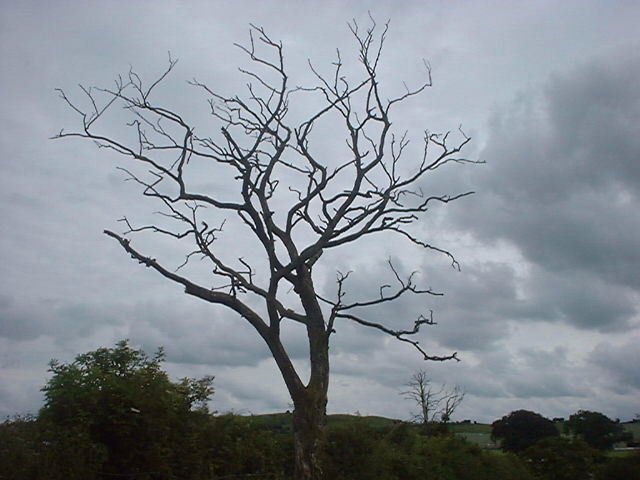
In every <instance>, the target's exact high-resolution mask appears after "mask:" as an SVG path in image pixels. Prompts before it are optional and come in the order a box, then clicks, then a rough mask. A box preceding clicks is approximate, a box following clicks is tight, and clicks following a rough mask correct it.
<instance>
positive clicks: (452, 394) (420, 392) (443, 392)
mask: <svg viewBox="0 0 640 480" xmlns="http://www.w3.org/2000/svg"><path fill="white" fill-rule="evenodd" d="M406 387H407V390H404V391H402V392H400V394H401V395H403V396H404V397H405V398H407V399H409V400H411V401H413V402H414V403H415V404H416V406H417V407H418V412H417V413H416V414H414V415H413V418H414V420H415V421H417V422H418V423H421V424H423V425H427V424H429V423H434V422H438V421H441V422H442V423H444V424H446V423H449V420H450V419H451V415H453V412H455V410H456V408H458V406H459V405H460V404H461V403H462V400H463V399H464V392H463V391H462V389H461V388H460V387H458V386H456V387H454V388H453V389H447V386H446V385H440V386H439V387H437V386H435V385H434V384H433V382H432V381H431V379H430V378H429V377H428V375H427V372H425V371H424V370H421V371H419V372H416V373H414V374H413V375H412V376H411V380H410V381H409V382H408V383H407V384H406Z"/></svg>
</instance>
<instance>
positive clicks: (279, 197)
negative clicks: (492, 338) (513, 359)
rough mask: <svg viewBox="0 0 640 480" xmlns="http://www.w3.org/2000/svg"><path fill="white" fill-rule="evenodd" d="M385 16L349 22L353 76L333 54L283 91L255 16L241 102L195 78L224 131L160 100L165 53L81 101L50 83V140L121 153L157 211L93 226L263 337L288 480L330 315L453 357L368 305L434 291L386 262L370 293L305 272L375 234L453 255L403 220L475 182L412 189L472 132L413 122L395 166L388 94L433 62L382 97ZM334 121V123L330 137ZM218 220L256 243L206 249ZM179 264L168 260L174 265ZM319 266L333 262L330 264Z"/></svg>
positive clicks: (315, 438) (316, 408)
mask: <svg viewBox="0 0 640 480" xmlns="http://www.w3.org/2000/svg"><path fill="white" fill-rule="evenodd" d="M387 27H388V25H385V26H384V28H383V31H382V33H381V34H378V33H377V32H378V30H377V26H376V24H375V22H373V21H372V23H371V25H370V26H369V27H368V28H366V29H361V28H359V26H358V25H357V24H356V23H355V22H354V23H353V24H351V25H350V28H351V31H352V33H353V36H354V39H355V43H356V47H357V54H358V61H359V65H358V67H359V72H360V73H359V74H358V77H357V78H355V79H354V78H353V77H347V76H346V74H345V73H344V69H343V64H342V60H341V56H340V54H339V53H338V58H337V60H336V62H335V63H334V67H333V68H334V70H333V71H332V72H331V73H330V74H328V75H322V74H321V73H319V70H318V69H316V68H315V67H311V69H312V73H313V74H314V75H315V77H316V80H317V82H316V84H315V85H312V86H310V87H304V88H301V87H297V86H295V87H294V86H292V82H291V80H290V77H289V73H288V72H287V70H286V68H285V63H284V54H283V46H282V44H281V43H280V42H276V41H274V40H272V39H271V38H270V37H269V36H268V35H267V34H266V32H265V31H264V30H263V29H262V28H259V27H255V26H254V27H252V30H251V38H250V41H249V44H248V45H247V46H240V49H241V50H242V51H243V52H244V53H246V54H247V56H248V58H249V60H250V61H251V62H253V63H252V65H253V67H248V68H246V67H245V68H242V69H241V72H242V73H243V74H245V75H246V77H247V79H248V81H249V85H248V92H247V94H246V95H245V96H244V97H242V96H239V95H231V96H229V95H222V94H220V93H217V92H214V91H213V90H212V89H211V88H209V87H208V86H207V85H205V84H203V83H200V82H197V81H194V82H192V84H193V85H194V86H196V87H198V88H199V89H201V91H203V92H204V93H205V95H207V96H209V97H210V99H211V100H210V104H211V113H212V115H213V117H214V119H215V120H217V121H219V122H220V126H221V128H220V129H219V130H217V131H218V133H215V132H206V130H205V128H195V126H194V125H193V124H191V123H189V121H188V120H187V118H186V116H185V115H181V114H179V113H177V112H175V111H173V110H172V109H171V108H170V107H167V106H166V105H163V104H162V102H160V101H158V100H157V98H156V97H157V91H158V90H159V88H160V87H159V85H160V84H162V83H163V81H164V79H165V78H166V77H167V75H168V74H169V73H170V72H171V71H172V70H173V69H174V66H175V61H174V60H172V59H170V60H169V67H168V69H167V70H166V71H165V72H164V73H163V74H162V75H160V77H159V78H157V79H156V80H155V81H151V82H148V83H146V82H144V83H143V81H142V79H141V77H140V76H139V75H138V74H136V73H135V72H133V71H131V72H129V75H128V76H125V77H124V78H120V79H119V80H118V81H116V84H115V87H113V88H87V87H81V90H82V95H83V98H84V101H83V100H72V99H71V98H70V97H69V96H67V95H66V94H65V93H64V92H62V91H60V93H61V95H62V98H63V99H64V100H65V101H66V102H67V103H68V105H69V106H70V108H71V109H72V110H73V111H74V112H75V113H77V114H78V115H79V117H80V126H79V128H78V129H77V130H76V131H69V132H65V131H61V132H60V133H59V134H58V135H57V138H65V137H81V138H85V139H88V140H90V141H92V142H96V143H97V144H98V145H99V146H101V147H104V148H105V149H107V150H110V151H111V152H115V153H117V154H120V155H122V156H124V157H127V158H128V160H129V161H130V166H129V167H128V168H126V169H123V171H124V172H126V174H127V175H128V176H129V178H130V179H131V180H133V183H136V184H138V185H139V186H141V188H142V190H143V195H145V196H146V197H150V198H151V199H153V200H155V201H157V202H158V203H159V204H160V206H161V208H162V209H163V211H162V213H163V214H164V215H163V216H162V217H157V218H159V220H158V221H157V222H155V223H150V224H146V225H133V224H132V223H131V222H130V221H129V219H127V218H124V219H122V220H123V223H124V225H125V226H126V232H125V233H124V234H118V233H115V232H113V231H108V230H107V231H105V234H106V235H108V236H109V237H110V238H112V239H114V240H115V241H116V242H118V244H119V245H120V246H121V247H122V248H123V249H124V250H125V251H126V252H127V254H128V255H130V256H131V257H133V258H134V259H135V260H136V261H138V262H140V263H141V264H143V265H145V266H146V267H149V268H150V269H151V270H153V271H155V272H156V273H158V274H160V275H162V276H163V277H165V278H166V279H168V280H169V281H172V282H175V283H176V284H178V285H180V286H182V287H184V290H185V292H186V293H187V294H188V295H192V296H195V297H197V298H199V299H201V300H203V301H206V302H209V303H212V304H217V305H221V306H223V307H225V308H229V309H231V310H232V311H234V312H235V313H236V314H237V316H238V318H239V319H243V321H247V322H248V323H249V324H250V325H251V326H252V327H253V328H254V329H255V330H256V331H257V333H258V335H259V336H260V337H261V338H262V339H263V340H264V342H265V343H266V345H267V347H268V348H269V350H270V352H271V354H272V356H273V358H274V360H275V362H276V364H277V366H278V368H279V370H280V373H281V375H282V378H283V379H284V383H285V385H286V387H287V389H288V391H289V394H290V396H291V398H292V400H293V404H294V413H293V422H294V436H295V441H294V444H295V449H296V455H295V465H296V470H295V471H296V473H295V475H296V478H297V479H311V478H318V477H321V475H322V473H321V472H322V470H321V466H320V452H321V446H322V443H323V435H324V430H325V428H324V425H325V420H326V404H327V390H328V387H329V371H330V369H329V341H330V337H331V335H333V334H334V333H335V332H336V331H337V330H338V329H339V326H340V322H353V323H355V324H357V325H360V326H362V327H367V328H373V329H376V330H378V331H379V332H382V333H384V334H387V335H390V336H392V337H395V338H397V339H398V340H400V341H402V342H405V343H407V344H409V345H411V346H413V347H414V348H416V349H417V350H418V351H419V352H420V354H421V355H423V357H424V358H425V360H435V361H443V360H447V359H453V358H455V354H451V355H434V354H432V353H429V352H427V351H425V350H424V349H423V348H422V347H421V345H420V344H419V342H418V341H416V340H413V339H412V337H411V335H414V334H416V333H418V331H419V329H420V327H422V326H424V325H432V324H434V321H433V319H432V316H431V315H430V314H428V315H416V317H417V318H416V317H414V318H412V319H409V327H408V328H406V327H405V328H403V327H401V326H398V325H397V324H396V325H391V324H389V323H381V322H379V321H376V320H374V319H371V318H370V317H369V316H368V315H367V311H368V310H369V308H370V307H376V306H380V305H386V304H387V303H389V302H392V301H395V300H397V299H399V298H400V297H402V296H404V295H405V294H425V295H438V293H437V292H435V291H433V290H431V289H424V288H420V287H419V286H418V285H417V284H416V282H415V276H414V275H413V274H410V275H408V276H403V275H402V274H401V272H399V271H397V270H396V269H395V267H394V265H393V264H392V263H391V262H389V268H390V272H389V276H390V278H391V279H392V284H385V285H383V286H382V287H380V289H374V290H375V291H374V292H372V293H371V296H370V297H369V298H360V299H357V298H353V299H352V298H348V297H347V296H346V293H345V292H346V284H347V283H348V278H349V276H350V275H349V273H340V272H338V273H337V285H336V289H335V290H336V291H335V293H334V294H333V295H331V294H330V293H327V292H321V291H320V289H319V288H318V287H317V285H316V280H317V275H314V271H313V269H314V268H316V271H317V269H319V268H320V266H321V265H322V263H323V262H324V261H325V260H326V259H327V258H328V257H331V255H330V254H327V255H324V259H322V258H321V257H323V254H325V253H327V252H329V251H331V250H334V249H337V248H340V247H345V246H348V245H351V244H353V243H355V242H358V241H359V240H360V239H362V238H364V237H371V236H372V235H381V234H387V235H394V236H397V237H399V238H400V239H403V240H405V241H408V242H409V243H411V244H413V245H415V246H417V247H420V248H424V249H426V250H429V251H433V252H438V253H441V254H444V255H446V256H448V257H449V258H450V260H451V263H452V265H453V266H454V267H457V266H458V264H457V262H456V261H455V259H454V257H453V256H452V255H451V253H450V252H448V251H446V250H445V249H443V248H441V247H439V246H436V245H433V244H432V243H430V242H429V241H427V239H424V238H419V237H418V236H416V233H415V232H413V231H412V230H411V228H410V226H411V224H413V223H415V222H416V221H418V220H419V219H420V218H421V217H422V216H423V215H424V214H425V213H426V212H427V211H428V210H429V209H430V208H431V207H432V206H433V205H435V204H446V203H449V202H451V201H454V200H457V199H460V198H462V197H465V196H467V195H469V194H471V193H472V192H460V193H455V194H452V195H445V194H442V193H440V192H437V193H432V192H428V191H425V190H424V188H425V179H426V178H427V177H429V176H430V175H431V174H433V173H434V172H435V171H436V170H437V169H439V168H441V167H443V166H448V165H454V164H460V163H473V162H469V161H468V160H466V159H464V158H462V157H461V155H460V152H461V150H462V148H463V147H464V146H465V145H466V144H467V143H468V142H469V141H470V138H469V137H467V136H466V135H465V134H464V132H463V131H462V129H459V133H458V134H449V133H445V134H438V133H432V132H428V131H426V132H425V133H424V135H423V138H422V140H423V144H422V145H421V146H420V147H419V148H418V149H417V150H416V151H413V152H411V155H414V158H415V160H414V161H412V162H408V163H403V162H402V161H401V160H402V159H403V158H405V157H406V155H407V154H408V152H409V151H410V146H409V137H408V135H407V133H406V132H403V131H395V128H394V127H392V123H393V122H392V117H393V116H394V114H395V113H397V111H396V108H397V107H398V106H399V105H401V104H402V103H403V102H405V101H407V100H411V99H413V98H414V97H415V96H416V95H418V94H420V93H421V92H423V91H424V90H425V89H427V88H428V87H429V86H431V73H430V68H429V67H428V65H426V75H425V79H424V80H423V81H421V82H419V84H418V85H417V86H416V87H414V88H411V87H408V86H407V87H406V88H405V89H402V90H401V91H399V92H397V93H395V94H394V93H389V92H386V91H383V88H382V82H381V73H380V71H379V65H380V60H381V54H382V47H383V44H384V39H385V37H386V34H387ZM243 83H244V82H243ZM294 102H298V103H296V105H302V107H303V108H305V107H306V108H307V109H310V110H311V111H308V113H307V115H306V116H305V118H304V119H300V117H299V115H298V118H297V119H296V118H291V117H292V115H289V112H290V110H295V111H296V114H301V113H300V112H299V110H301V109H294V108H293V106H294V105H293V104H294ZM118 107H124V112H125V113H126V114H130V115H131V122H130V123H126V124H127V125H128V126H129V127H130V128H126V129H125V131H121V132H117V131H116V130H113V129H111V128H110V127H109V128H108V129H107V130H101V128H104V127H105V124H107V125H109V123H108V122H107V121H106V119H105V117H108V116H109V115H110V114H111V113H112V112H113V114H115V111H117V112H122V110H121V109H119V108H118ZM323 126H329V127H330V128H331V129H332V132H331V134H330V135H329V137H330V138H327V137H326V136H323V137H320V138H319V137H318V136H317V132H321V131H322V128H323ZM336 128H342V129H343V135H340V134H339V133H338V132H337V130H336ZM196 131H197V132H203V133H202V134H199V133H198V134H197V133H196ZM340 137H342V138H340ZM335 138H340V140H339V141H338V142H337V143H336V145H335V147H336V148H335V150H332V151H331V154H328V155H327V154H326V151H324V150H323V149H322V147H318V146H317V145H322V144H326V143H327V141H328V140H332V139H335ZM344 139H346V144H345V141H344ZM316 142H317V143H316ZM204 177H208V178H216V179H224V180H225V181H226V182H227V184H226V187H228V188H224V189H217V188H216V187H213V188H212V189H211V190H199V188H201V187H202V186H203V185H207V183H206V182H204V183H203V182H199V181H194V179H197V178H204ZM208 185H211V184H208ZM233 192H235V193H233ZM225 222H226V223H225ZM234 222H236V223H235V225H233V223H234ZM222 225H225V228H227V227H230V228H232V229H235V230H233V232H234V234H236V235H237V234H240V235H242V234H243V233H246V234H247V235H246V236H247V237H248V238H249V239H251V240H252V241H253V244H251V246H249V247H247V249H246V251H242V252H237V251H233V249H231V251H226V250H224V249H221V248H219V245H220V243H219V242H218V240H219V239H220V237H221V236H222V235H223V232H222ZM141 232H142V233H147V232H150V233H154V234H157V235H163V236H166V237H167V238H170V239H173V240H175V241H177V242H182V241H185V240H186V241H190V243H189V246H188V247H186V248H185V250H184V253H185V259H184V261H182V259H179V260H178V261H177V262H175V260H174V262H173V264H172V262H170V261H168V260H167V259H157V258H155V257H154V256H150V255H148V254H145V253H143V251H142V250H141V249H140V247H139V246H138V245H135V243H134V242H133V241H132V236H134V235H135V234H137V233H141ZM235 232H237V233H235ZM180 245H184V242H182V243H180ZM198 257H199V258H203V259H204V260H206V261H207V262H209V267H210V268H209V271H210V272H211V273H212V275H213V279H211V280H205V281H202V280H201V276H199V275H198V271H194V270H190V269H191V268H193V266H192V265H191V264H190V263H189V261H190V260H191V259H193V258H198ZM332 258H335V257H332ZM176 263H179V264H181V265H180V267H181V270H179V271H177V270H176V268H175V267H176ZM328 266H329V268H331V269H333V268H335V266H334V264H332V263H331V260H329V262H328ZM325 273H326V272H325ZM321 278H324V277H321ZM292 324H294V325H297V326H302V327H303V328H304V329H305V330H306V334H307V338H308V351H309V371H310V374H309V377H308V380H303V378H301V376H300V375H299V372H298V371H297V370H296V367H295V366H294V364H293V362H292V361H291V356H290V354H289V352H288V351H287V349H286V348H285V346H284V344H283V341H282V334H281V331H282V330H283V329H286V328H288V326H290V325H292Z"/></svg>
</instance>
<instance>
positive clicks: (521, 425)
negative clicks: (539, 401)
mask: <svg viewBox="0 0 640 480" xmlns="http://www.w3.org/2000/svg"><path fill="white" fill-rule="evenodd" d="M559 435H560V433H559V432H558V429H557V428H556V426H555V425H554V423H553V422H552V421H551V420H549V419H548V418H545V417H543V416H542V415H540V414H539V413H535V412H530V411H528V410H516V411H515V412H511V413H510V414H509V415H506V416H504V417H502V418H501V419H500V420H496V421H495V422H493V423H492V424H491V438H492V439H494V440H496V439H499V440H501V445H502V448H503V450H506V451H510V452H521V451H523V450H525V449H527V448H529V447H530V446H532V445H533V444H534V443H536V442H538V441H539V440H542V439H543V438H548V437H557V436H559Z"/></svg>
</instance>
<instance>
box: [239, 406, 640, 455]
mask: <svg viewBox="0 0 640 480" xmlns="http://www.w3.org/2000/svg"><path fill="white" fill-rule="evenodd" d="M244 418H246V421H247V422H249V423H251V424H252V425H255V426H263V427H265V428H268V429H269V430H272V431H275V432H279V433H291V432H292V431H293V424H292V415H291V413H272V414H265V415H251V416H247V417H244ZM405 423H407V422H404V421H402V420H397V419H392V418H385V417H378V416H360V415H349V414H334V415H328V418H327V424H328V427H329V428H334V427H335V428H340V427H348V426H349V425H352V426H355V425H358V424H366V425H367V426H368V427H369V428H372V429H374V430H378V431H380V432H387V431H390V430H391V429H392V428H393V427H394V426H396V425H399V424H405ZM410 425H412V426H413V427H414V428H416V429H418V428H420V426H419V425H415V424H410ZM556 426H557V427H558V430H559V431H560V433H561V434H562V433H563V424H562V423H561V422H560V423H557V425H556ZM623 426H624V428H625V429H626V430H628V431H630V432H631V433H632V434H633V436H634V439H635V441H638V440H639V439H640V422H635V423H631V422H627V423H624V424H623ZM449 431H451V432H452V433H454V434H456V435H458V436H461V437H463V438H465V439H466V440H467V441H469V442H471V443H474V444H476V445H478V446H480V447H482V448H495V444H494V443H493V442H492V441H491V425H490V424H487V423H462V422H458V423H456V422H454V423H451V424H449Z"/></svg>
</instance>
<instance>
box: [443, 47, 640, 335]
mask: <svg viewBox="0 0 640 480" xmlns="http://www.w3.org/2000/svg"><path fill="white" fill-rule="evenodd" d="M638 73H640V56H638V54H637V51H635V50H633V49H631V48H626V49H625V48H623V49H620V51H619V52H618V55H617V56H613V57H612V58H607V57H604V58H599V59H597V60H594V61H592V62H590V63H589V64H588V65H586V66H583V67H580V68H577V69H574V70H572V71H570V72H567V73H564V74H562V75H556V76H554V77H552V78H551V79H550V80H549V81H548V82H547V85H546V87H545V88H543V89H541V90H538V91H527V92H525V93H523V94H521V96H520V97H519V98H518V99H517V100H516V101H515V102H514V103H513V104H512V105H510V111H509V113H506V112H503V113H502V114H501V115H498V116H497V117H496V118H494V121H493V123H492V127H491V129H492V133H491V135H490V137H489V141H488V144H487V147H486V149H485V150H484V152H483V153H482V158H483V159H485V160H487V162H488V163H489V164H488V166H487V167H486V168H481V169H478V172H477V173H474V174H473V175H471V176H470V178H472V179H473V182H474V184H475V186H474V187H473V188H474V189H475V190H477V191H479V192H480V193H479V195H478V196H477V198H476V201H475V202H470V203H468V204H466V205H465V206H464V207H459V206H456V205H453V206H452V208H451V213H452V215H451V217H450V220H452V221H453V222H454V223H455V224H456V225H457V226H458V228H465V229H466V230H467V231H472V232H473V233H474V234H475V235H477V236H478V238H480V239H483V240H484V241H488V242H495V241H497V240H507V241H509V242H511V243H512V244H514V245H515V246H516V247H517V248H518V249H519V250H520V252H521V253H522V255H523V256H524V257H525V259H526V260H528V261H530V262H532V263H533V265H535V266H536V268H537V271H536V272H535V273H534V275H532V276H531V277H530V279H529V285H528V288H529V289H530V290H531V289H533V290H535V292H534V296H536V297H537V298H536V303H537V304H538V305H545V308H547V309H548V310H549V311H548V313H547V314H546V315H545V316H548V315H554V316H555V317H556V319H561V320H565V321H567V322H569V323H571V324H573V325H576V326H579V327H581V328H598V329H609V328H611V329H615V328H628V326H629V321H630V319H631V318H633V316H634V313H635V311H636V307H635V303H634V300H633V298H634V291H637V289H638V288H639V287H640V283H639V277H638V275H637V272H636V266H637V265H639V264H640V248H638V242H639V239H640V217H639V216H638V215H637V211H636V210H637V208H636V204H637V200H638V199H639V198H640V182H639V181H638V178H639V175H640V173H639V172H640V162H638V158H640V137H639V136H638V135H637V134H635V133H634V129H635V128H637V125H638V120H639V119H640V101H639V100H638V96H637V92H636V91H635V90H636V89H635V80H634V79H635V78H637V76H638ZM536 275H539V276H538V277H536ZM525 287H527V286H525ZM554 310H555V313H554Z"/></svg>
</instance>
